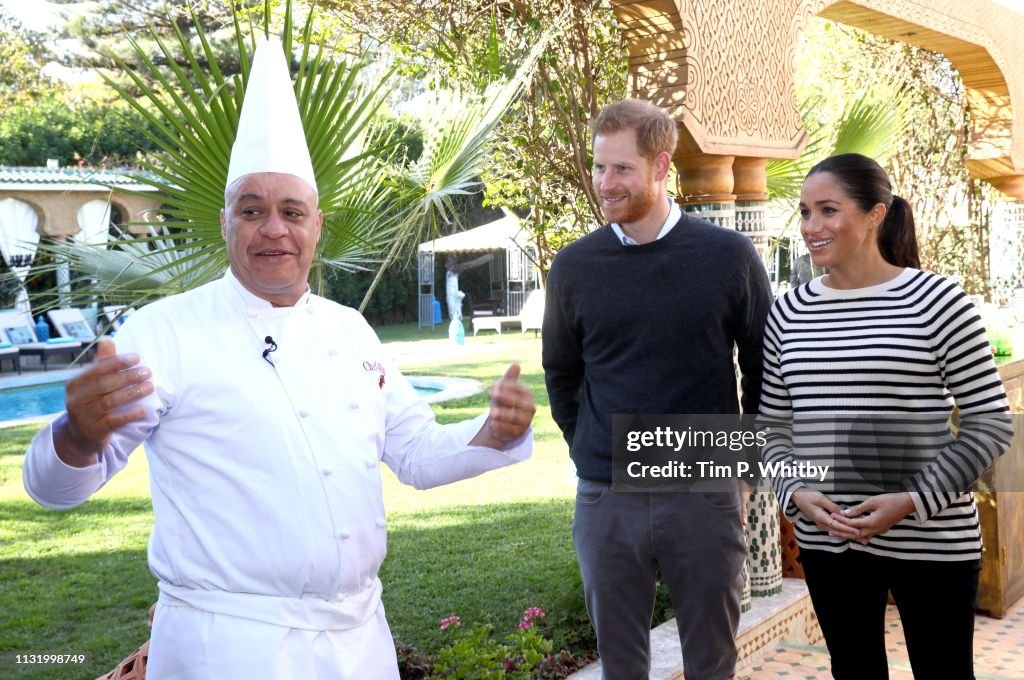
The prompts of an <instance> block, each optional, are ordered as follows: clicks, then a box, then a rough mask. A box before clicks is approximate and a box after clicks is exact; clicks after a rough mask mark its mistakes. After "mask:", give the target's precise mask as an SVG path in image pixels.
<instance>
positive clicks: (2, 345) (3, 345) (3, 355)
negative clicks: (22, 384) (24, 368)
mask: <svg viewBox="0 0 1024 680" xmlns="http://www.w3.org/2000/svg"><path fill="white" fill-rule="evenodd" d="M5 361H10V362H11V368H13V369H15V370H16V371H18V373H19V374H20V373H21V350H20V349H18V348H17V347H15V345H14V343H13V342H11V341H10V340H9V339H8V338H7V334H6V333H4V331H3V329H2V328H0V371H2V370H4V362H5Z"/></svg>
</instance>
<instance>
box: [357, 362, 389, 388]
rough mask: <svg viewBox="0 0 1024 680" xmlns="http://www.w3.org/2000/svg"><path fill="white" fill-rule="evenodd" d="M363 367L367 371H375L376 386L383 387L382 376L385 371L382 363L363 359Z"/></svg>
mask: <svg viewBox="0 0 1024 680" xmlns="http://www.w3.org/2000/svg"><path fill="white" fill-rule="evenodd" d="M363 368H364V369H365V370H366V372H367V373H376V374H377V387H379V388H380V389H384V376H385V375H386V374H387V371H385V370H384V364H382V363H381V362H379V361H364V362H363Z"/></svg>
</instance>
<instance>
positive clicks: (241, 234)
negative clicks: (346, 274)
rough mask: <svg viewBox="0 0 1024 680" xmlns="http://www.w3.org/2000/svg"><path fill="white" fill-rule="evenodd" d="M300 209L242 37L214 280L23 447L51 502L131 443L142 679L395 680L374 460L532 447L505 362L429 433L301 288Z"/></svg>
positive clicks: (355, 329) (483, 455) (398, 467)
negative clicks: (149, 626) (241, 89)
mask: <svg viewBox="0 0 1024 680" xmlns="http://www.w3.org/2000/svg"><path fill="white" fill-rule="evenodd" d="M317 204H318V198H317V187H316V180H315V177H314V174H313V167H312V162H311V160H310V155H309V151H308V149H307V148H306V143H305V137H304V136H303V132H302V126H301V121H300V118H299V112H298V107H297V104H296V101H295V97H294V94H293V90H292V86H291V82H290V79H289V76H288V70H287V66H286V63H285V57H284V53H283V50H282V48H281V45H280V42H279V41H278V40H276V39H275V38H271V39H269V40H267V39H263V38H261V41H260V44H259V46H258V48H257V51H256V56H255V59H254V62H253V66H252V72H251V76H250V78H249V83H248V87H247V90H246V93H245V99H244V103H243V107H242V112H241V116H240V120H239V128H238V133H237V137H236V140H235V142H234V144H233V146H232V150H231V161H230V167H229V171H228V177H227V182H226V189H225V207H224V209H223V210H222V211H221V232H222V234H223V236H224V240H225V242H226V245H227V251H228V261H229V269H228V271H227V272H226V273H225V274H224V276H223V278H221V279H219V280H217V281H214V282H212V283H208V284H206V285H203V286H201V287H198V288H196V289H193V290H191V291H189V292H186V293H183V294H181V295H176V296H171V297H168V298H165V299H163V300H160V301H158V302H155V303H153V304H150V305H147V306H146V307H143V308H141V309H140V310H138V311H137V312H136V313H135V314H133V315H132V317H131V318H130V319H128V320H127V321H126V322H125V324H124V326H123V327H122V329H121V330H119V331H118V334H117V346H116V347H115V345H114V343H113V342H112V341H110V340H105V341H101V342H100V344H99V346H98V349H97V353H96V360H95V362H94V363H93V364H92V365H91V366H90V367H88V368H87V369H86V370H84V371H83V372H82V373H81V374H79V376H78V377H76V378H75V379H73V380H71V381H69V382H68V384H67V388H66V400H67V411H66V412H65V413H63V414H62V415H61V416H60V417H58V418H57V419H56V420H55V421H54V422H53V423H52V424H51V425H48V426H46V427H44V428H43V429H42V430H40V432H39V433H38V434H37V435H36V437H35V438H34V439H33V441H32V444H31V446H30V448H29V451H28V453H27V456H26V460H25V465H24V482H25V488H26V490H27V491H28V493H29V495H31V496H32V498H34V499H35V500H36V501H37V502H39V503H40V504H41V505H44V506H46V507H49V508H69V507H73V506H76V505H79V504H81V503H83V502H84V501H86V500H87V499H88V498H89V496H91V495H92V494H93V493H95V492H96V491H97V490H98V489H100V488H101V487H102V486H103V485H104V484H105V483H106V482H107V480H109V479H110V478H111V477H112V476H113V475H114V474H116V473H117V472H118V471H119V470H121V469H122V468H123V467H124V466H125V464H126V462H127V459H128V456H129V454H131V453H132V451H134V450H135V449H136V448H137V446H138V445H139V444H143V445H144V446H145V449H146V452H147V457H148V459H149V468H150V485H151V493H152V498H153V512H154V518H155V523H154V528H153V534H152V537H151V540H150V543H149V565H150V569H151V570H152V572H153V574H154V575H155V576H156V578H157V580H158V583H159V590H160V595H159V601H158V604H157V608H156V613H155V616H154V621H153V631H152V638H151V641H150V657H149V667H148V676H147V677H149V678H152V679H154V680H163V679H165V678H181V679H186V678H187V679H188V680H202V679H206V678H210V679H213V678H218V679H222V678H247V679H257V680H258V679H261V678H266V679H268V680H269V679H279V678H296V679H297V678H303V679H306V678H320V679H339V680H348V679H355V678H359V679H360V680H364V679H368V678H369V679H374V680H376V679H384V680H387V679H392V678H398V668H397V661H396V655H395V648H394V644H393V641H392V638H391V633H390V631H389V629H388V625H387V622H386V620H385V617H384V609H383V607H382V605H381V582H380V579H379V578H378V577H377V572H378V569H379V568H380V565H381V562H382V561H383V559H384V555H385V551H386V541H385V538H386V522H385V517H384V505H383V498H382V488H381V476H380V462H381V461H383V462H384V463H385V464H386V465H388V467H390V468H391V469H392V470H393V471H394V472H395V474H396V475H397V476H398V478H399V479H400V480H401V481H402V482H404V483H407V484H411V485H413V486H415V487H417V488H428V487H433V486H437V485H440V484H446V483H449V482H453V481H456V480H460V479H465V478H467V477H472V476H474V475H478V474H481V473H483V472H486V471H488V470H492V469H495V468H499V467H502V466H505V465H509V464H512V463H515V462H518V461H521V460H524V459H526V458H528V457H529V455H530V453H531V451H532V446H533V439H532V429H531V428H530V423H531V421H532V418H533V414H534V411H535V407H534V401H533V396H532V395H531V393H530V392H529V390H527V389H526V388H525V387H524V386H522V385H521V384H520V383H519V381H518V376H519V367H518V366H516V365H513V366H510V367H509V369H508V371H507V372H506V373H505V375H504V377H502V378H501V379H500V380H498V381H497V382H496V383H495V385H494V386H493V387H492V388H491V405H490V409H489V412H488V413H485V414H482V415H480V416H479V417H477V418H474V419H471V420H467V421H463V422H460V423H455V424H451V425H443V426H442V425H439V424H438V423H436V422H435V420H434V417H433V413H432V411H431V410H430V407H429V406H427V405H426V404H425V403H424V402H423V400H422V399H421V398H419V397H418V396H417V395H416V393H415V391H414V390H413V388H412V387H411V386H410V385H409V383H408V381H407V380H406V379H405V378H404V377H403V376H402V375H401V373H399V372H398V370H397V369H396V368H395V366H394V365H393V364H392V363H391V361H390V360H389V359H388V357H387V355H386V353H385V352H384V350H383V348H382V346H381V344H380V342H379V340H378V339H377V337H376V335H375V334H374V332H373V331H372V330H371V329H370V327H369V326H368V325H367V323H366V322H365V321H364V320H363V318H362V317H361V316H360V315H359V314H358V313H357V312H356V311H355V310H352V309H349V308H347V307H343V306H341V305H338V304H336V303H334V302H331V301H329V300H326V299H324V298H321V297H318V296H316V295H313V294H312V293H311V292H310V290H309V285H308V283H307V282H308V277H309V270H310V266H311V263H312V260H313V256H314V251H315V249H316V244H317V241H318V239H319V238H320V232H321V226H322V222H323V213H322V212H321V211H320V210H319V209H318V207H317Z"/></svg>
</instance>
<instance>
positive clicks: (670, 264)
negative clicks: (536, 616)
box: [543, 100, 772, 680]
mask: <svg viewBox="0 0 1024 680" xmlns="http://www.w3.org/2000/svg"><path fill="white" fill-rule="evenodd" d="M591 129H592V132H593V136H594V165H593V171H592V179H593V183H594V190H595V192H596V193H597V195H598V197H599V198H600V201H601V207H602V209H603V211H604V215H605V217H606V218H607V219H608V220H609V222H610V224H607V225H605V226H604V227H602V228H600V229H598V230H597V231H595V232H593V233H591V234H589V235H588V236H586V237H584V238H582V239H580V240H578V241H576V242H575V243H573V244H571V245H569V246H567V247H566V248H564V249H563V250H562V251H561V252H559V253H558V256H557V257H556V258H555V261H554V263H553V265H552V267H551V271H550V273H549V274H548V280H547V303H546V307H545V316H544V329H543V330H544V372H545V379H546V382H547V389H548V395H549V397H550V402H551V413H552V416H553V417H554V419H555V422H556V423H557V424H558V426H559V428H561V430H562V433H563V435H564V436H565V440H566V442H567V443H568V444H569V448H570V455H571V456H572V459H573V462H574V463H575V465H576V470H577V474H578V476H579V481H578V486H577V493H576V515H575V520H574V522H573V541H574V543H575V545H576V552H577V555H578V557H579V562H580V571H581V572H582V574H583V584H584V589H585V591H586V599H587V611H588V613H589V614H590V619H591V622H592V623H593V626H594V631H595V632H596V633H597V644H598V652H599V654H600V656H601V664H602V669H603V671H604V677H605V678H606V679H608V680H633V679H637V680H640V679H643V680H647V677H648V671H649V666H650V627H651V616H652V614H653V609H654V598H655V588H656V580H657V577H658V575H659V573H660V575H661V578H662V579H663V580H664V582H665V584H666V585H667V586H668V590H669V593H670V595H671V596H672V603H673V606H674V608H675V610H676V614H677V615H676V619H677V623H678V627H679V639H680V642H681V643H682V649H683V665H684V672H685V675H686V678H687V680H722V679H725V678H731V677H733V674H734V672H735V666H736V641H735V638H736V630H737V627H738V625H739V616H740V595H741V590H742V569H743V562H744V560H745V558H746V545H745V542H744V537H743V523H744V520H745V517H746V500H745V499H746V493H745V492H746V489H744V493H740V492H739V488H738V486H737V487H736V490H735V491H715V492H703V493H702V492H698V491H679V492H654V493H652V492H643V491H641V492H636V491H634V492H617V491H613V490H612V487H611V480H612V416H613V415H614V414H735V413H739V412H740V404H739V399H738V398H737V387H736V370H735V365H734V362H733V349H734V347H735V348H736V350H737V357H738V363H739V369H740V373H741V381H740V386H741V390H742V406H743V412H744V413H751V414H756V413H757V407H758V400H759V398H760V392H761V366H762V356H761V351H762V346H761V345H762V341H761V336H762V331H763V328H764V321H765V318H766V317H767V315H768V310H769V308H770V306H771V302H772V294H771V290H770V288H769V284H768V277H767V274H766V272H765V269H764V266H763V264H762V263H761V261H760V259H759V258H758V256H757V253H756V251H755V250H754V247H753V245H752V244H751V242H750V240H749V239H747V238H746V237H744V236H743V235H741V234H739V233H737V232H735V231H732V230H730V229H724V228H721V227H717V226H715V225H712V224H710V223H708V222H706V221H703V220H699V219H696V218H693V217H690V216H687V215H684V214H683V213H682V211H681V210H680V208H679V206H678V205H676V204H675V203H674V202H673V201H671V200H670V199H669V197H668V195H667V193H666V178H667V176H668V171H669V166H670V164H671V162H672V154H673V152H674V150H675V146H676V140H677V131H676V123H675V121H674V120H672V118H670V117H669V116H668V115H667V114H665V112H663V111H662V110H661V109H659V108H658V107H656V106H654V105H652V104H650V103H647V102H643V101H639V100H624V101H621V102H618V103H615V104H612V105H610V106H608V107H607V108H605V109H604V110H603V111H602V112H601V113H600V115H598V117H597V118H596V119H595V120H593V121H592V122H591Z"/></svg>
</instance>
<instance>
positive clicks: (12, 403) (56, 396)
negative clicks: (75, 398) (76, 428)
mask: <svg viewBox="0 0 1024 680" xmlns="http://www.w3.org/2000/svg"><path fill="white" fill-rule="evenodd" d="M63 410H64V383H49V384H47V385H33V386H32V387H19V388H17V389H13V390H0V420H18V419H20V418H32V417H35V416H46V415H51V414H54V413H60V412H61V411H63Z"/></svg>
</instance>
